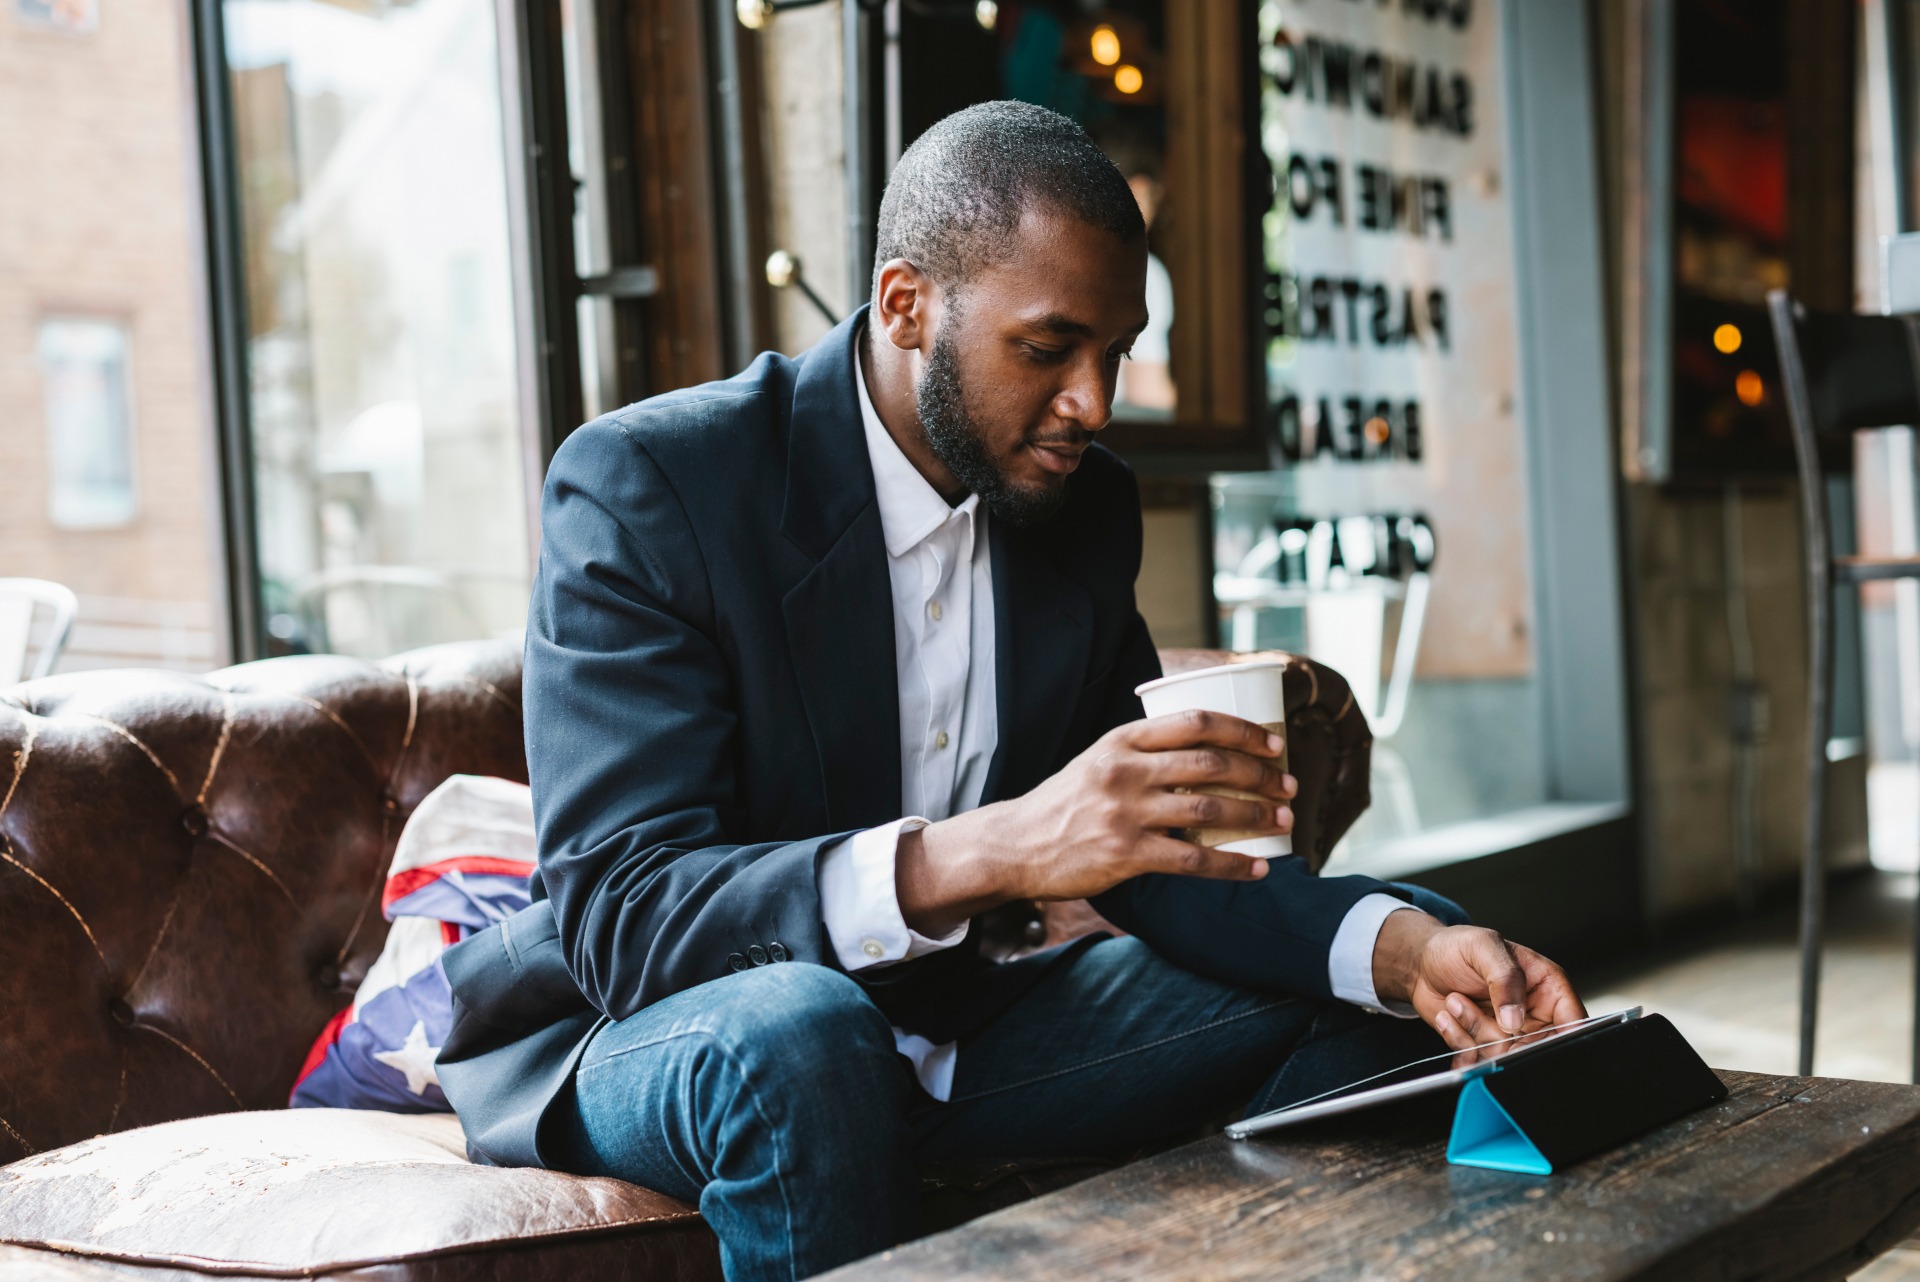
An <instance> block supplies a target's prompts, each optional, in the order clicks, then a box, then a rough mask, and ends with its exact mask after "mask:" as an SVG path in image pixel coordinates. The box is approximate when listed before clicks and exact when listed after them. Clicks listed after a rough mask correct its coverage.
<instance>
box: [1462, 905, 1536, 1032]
mask: <svg viewBox="0 0 1920 1282" xmlns="http://www.w3.org/2000/svg"><path fill="white" fill-rule="evenodd" d="M1467 960H1468V961H1469V963H1471V964H1472V966H1473V968H1474V970H1476V971H1478V972H1479V974H1480V977H1481V978H1482V979H1483V980H1485V981H1486V984H1487V997H1488V1004H1489V1005H1491V1006H1492V1007H1493V1013H1494V1018H1495V1019H1496V1020H1498V1021H1499V1024H1500V1027H1501V1028H1502V1029H1504V1030H1505V1031H1507V1032H1509V1033H1517V1032H1519V1031H1520V1030H1521V1029H1522V1028H1524V1027H1525V1026H1526V1022H1527V976H1526V972H1525V971H1523V970H1521V969H1520V963H1519V962H1517V961H1515V960H1514V956H1513V951H1512V950H1511V949H1510V948H1508V947H1507V941H1506V940H1504V939H1502V938H1500V936H1499V935H1497V934H1495V933H1494V932H1493V931H1490V930H1487V931H1481V932H1479V934H1478V935H1476V936H1475V939H1474V943H1473V947H1472V951H1471V955H1470V956H1469V957H1468V959H1467Z"/></svg>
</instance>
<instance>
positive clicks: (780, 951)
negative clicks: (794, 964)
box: [767, 939, 788, 962]
mask: <svg viewBox="0 0 1920 1282" xmlns="http://www.w3.org/2000/svg"><path fill="white" fill-rule="evenodd" d="M787 955H788V954H787V946H786V945H785V944H783V943H781V942H780V941H779V940H777V939H776V940H774V941H773V942H772V943H771V944H768V945H767V956H769V957H771V958H773V959H774V960H775V961H777V962H782V961H785V960H787Z"/></svg>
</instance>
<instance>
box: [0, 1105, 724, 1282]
mask: <svg viewBox="0 0 1920 1282" xmlns="http://www.w3.org/2000/svg"><path fill="white" fill-rule="evenodd" d="M610 1235H611V1236H620V1237H626V1238H632V1237H650V1238H655V1239H661V1240H658V1241H655V1242H652V1243H648V1244H647V1245H650V1246H653V1247H655V1248H670V1250H671V1253H672V1254H673V1255H674V1256H679V1257H682V1258H681V1259H680V1260H679V1261H678V1262H677V1264H676V1265H675V1266H673V1267H671V1268H670V1269H669V1270H667V1272H669V1273H670V1274H671V1275H673V1276H682V1277H684V1276H690V1275H698V1274H701V1273H705V1274H707V1275H708V1276H713V1277H717V1276H718V1273H719V1269H718V1260H717V1256H716V1254H715V1250H714V1247H713V1239H712V1235H711V1233H710V1232H709V1231H708V1230H707V1229H706V1227H705V1226H704V1225H703V1224H702V1223H701V1221H700V1218H699V1215H698V1213H697V1212H696V1211H695V1210H694V1208H692V1207H690V1206H688V1205H687V1204H686V1203H684V1202H680V1201H677V1200H675V1199H673V1198H670V1197H667V1196H665V1195H664V1194H660V1193H654V1192H651V1191H649V1190H647V1189H643V1188H640V1187H638V1186H636V1185H632V1184H627V1183H624V1182H622V1181H620V1180H612V1179H590V1178H582V1177H579V1176H572V1175H562V1174H558V1173H555V1172H551V1171H541V1170H516V1169H504V1168H500V1167H491V1166H477V1165H474V1164H473V1163H471V1162H469V1161H468V1160H467V1158H466V1141H465V1139H464V1137H463V1136H462V1134H461V1131H460V1123H459V1121H458V1120H457V1119H455V1118H454V1117H453V1116H451V1115H449V1114H412V1115H405V1114H394V1113H375V1112H362V1111H352V1110H345V1109H294V1110H284V1111H277V1112H258V1113H224V1114H218V1115H215V1116H211V1117H200V1118H192V1119H189V1120H186V1121H180V1122H168V1123H165V1124H162V1125H159V1126H149V1127H145V1128H142V1129H140V1130H135V1131H125V1132H121V1133H119V1134H115V1135H104V1136H100V1137H98V1138H95V1139H90V1140H83V1141H81V1142H80V1143H77V1144H70V1145H68V1146H67V1147H65V1148H61V1149H55V1150H53V1151H51V1152H47V1153H42V1154H38V1155H36V1156H34V1157H30V1158H27V1159H25V1160H23V1161H19V1162H15V1163H13V1164H12V1165H10V1166H7V1167H4V1168H0V1243H6V1244H10V1245H16V1246H32V1247H40V1248H45V1249H51V1250H54V1251H58V1252H60V1253H62V1254H65V1255H68V1256H70V1257H71V1256H74V1255H78V1256H81V1257H90V1258H92V1259H96V1260H106V1261H118V1262H122V1263H127V1264H144V1265H150V1266H161V1267H171V1268H185V1269H194V1270H206V1271H212V1272H221V1273H243V1274H247V1275H250V1276H256V1277H275V1276H278V1277H298V1276H314V1275H323V1274H329V1273H339V1272H343V1271H346V1270H351V1269H359V1268H364V1267H367V1266H371V1265H380V1264H391V1263H394V1262H400V1261H409V1260H416V1261H423V1262H424V1261H427V1260H430V1259H433V1258H435V1257H447V1256H454V1255H460V1254H463V1253H468V1254H470V1253H475V1252H478V1253H481V1254H480V1255H478V1256H475V1257H473V1259H472V1263H473V1264H475V1265H482V1266H483V1267H484V1265H483V1261H484V1260H485V1259H486V1258H487V1257H488V1256H489V1255H490V1254H491V1253H492V1252H493V1251H495V1250H497V1249H499V1248H501V1247H503V1246H506V1245H508V1244H511V1245H512V1246H514V1247H516V1248H518V1250H516V1251H514V1252H513V1254H515V1255H517V1256H521V1261H522V1262H523V1263H525V1264H533V1261H531V1260H526V1259H525V1256H524V1254H523V1253H524V1252H526V1251H527V1250H528V1249H529V1248H535V1249H537V1248H538V1247H539V1246H541V1245H542V1244H545V1245H547V1246H549V1247H562V1248H564V1247H567V1246H569V1245H573V1244H578V1243H580V1240H581V1239H588V1238H605V1237H607V1236H610ZM592 1245H594V1246H596V1247H604V1246H609V1245H615V1244H613V1243H605V1242H594V1243H593V1244H592ZM632 1245H633V1246H637V1245H639V1244H637V1243H635V1244H632ZM631 1249H632V1246H630V1247H629V1250H631ZM598 1253H599V1252H598V1251H596V1252H595V1254H598ZM653 1253H654V1252H652V1251H640V1252H638V1254H653ZM689 1255H690V1256H691V1258H686V1257H688V1256H689ZM703 1260H704V1261H711V1262H712V1264H711V1268H710V1269H703V1268H700V1267H698V1266H697V1263H696V1262H698V1261H703ZM449 1262H450V1261H449ZM494 1263H495V1264H496V1265H498V1264H500V1263H502V1262H501V1261H499V1260H498V1259H497V1257H496V1258H495V1260H494ZM689 1265H694V1266H695V1267H691V1268H690V1267H688V1266H689ZM460 1271H462V1272H464V1270H460ZM509 1271H510V1272H514V1273H518V1272H521V1271H522V1270H519V1269H511V1270H509ZM525 1271H526V1272H529V1273H533V1274H540V1275H549V1274H550V1273H553V1272H554V1271H553V1270H550V1269H548V1268H540V1267H537V1266H536V1267H533V1268H531V1269H527V1270H525ZM432 1272H434V1273H435V1274H439V1273H442V1272H444V1270H442V1269H435V1270H432Z"/></svg>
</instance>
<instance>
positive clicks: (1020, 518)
mask: <svg viewBox="0 0 1920 1282" xmlns="http://www.w3.org/2000/svg"><path fill="white" fill-rule="evenodd" d="M958 320H959V313H958V310H957V309H955V308H954V307H952V306H949V307H948V309H947V315H946V317H945V319H944V320H943V321H942V322H941V325H940V333H939V334H938V335H937V336H936V337H935V338H934V340H933V355H932V356H931V357H929V358H928V359H927V369H926V372H925V373H924V374H922V375H921V376H920V386H919V387H918V388H917V389H916V390H915V392H914V402H915V408H917V409H918V410H919V411H920V426H921V428H922V429H923V430H925V432H926V434H927V444H928V445H930V446H932V447H933V455H934V457H935V458H937V459H939V460H940V461H941V462H942V463H944V464H946V465H947V470H948V471H949V472H952V473H953V475H954V479H955V480H957V481H959V482H960V484H962V485H964V486H966V487H967V488H968V489H969V490H971V491H973V493H975V494H978V495H979V496H980V503H981V506H983V507H985V508H986V509H987V511H989V512H991V513H993V514H994V516H996V517H998V518H999V519H1000V520H1002V521H1005V522H1007V524H1009V525H1016V526H1028V525H1038V524H1039V523H1040V522H1042V521H1044V520H1046V519H1047V518H1048V517H1050V516H1052V515H1053V514H1054V513H1055V512H1058V511H1059V510H1060V505H1061V504H1062V503H1063V502H1065V501H1066V497H1067V487H1066V486H1064V485H1062V486H1061V487H1059V488H1058V489H1055V490H1030V489H1025V488H1023V487H1021V486H1018V485H1015V484H1014V483H1013V482H1012V481H1009V480H1008V479H1007V477H1006V474H1005V473H1004V472H1002V471H1001V470H1000V469H999V468H997V467H995V466H994V465H993V460H992V459H991V458H989V457H988V456H987V447H986V445H985V443H984V439H985V438H984V434H983V433H982V432H981V430H980V428H979V426H978V425H976V424H975V423H974V421H973V417H972V415H970V414H968V413H967V397H966V392H965V390H964V389H963V388H962V387H961V386H960V365H959V362H958V361H956V360H955V359H954V355H953V343H952V339H951V336H952V334H953V331H954V329H955V327H956V324H957V322H958Z"/></svg>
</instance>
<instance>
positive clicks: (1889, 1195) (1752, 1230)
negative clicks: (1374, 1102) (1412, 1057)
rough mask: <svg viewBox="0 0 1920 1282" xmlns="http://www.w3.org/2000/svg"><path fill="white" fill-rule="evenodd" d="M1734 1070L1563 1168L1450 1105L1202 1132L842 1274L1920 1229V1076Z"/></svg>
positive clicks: (1300, 1269)
mask: <svg viewBox="0 0 1920 1282" xmlns="http://www.w3.org/2000/svg"><path fill="white" fill-rule="evenodd" d="M1721 1077H1722V1078H1723V1079H1724V1080H1725V1081H1726V1083H1727V1085H1728V1087H1729V1088H1731V1090H1732V1094H1731V1096H1730V1097H1729V1098H1728V1099H1727V1100H1726V1101H1724V1102H1723V1103H1721V1104H1718V1105H1716V1106H1714V1107H1713V1108H1710V1109H1707V1110H1705V1111H1703V1112H1700V1113H1696V1114H1694V1115H1693V1116H1691V1117H1688V1118H1686V1119H1683V1120H1682V1121H1679V1122H1675V1123H1673V1124H1671V1125H1669V1126H1665V1127H1662V1128H1661V1129H1660V1130H1657V1131H1654V1132H1652V1133H1651V1134H1649V1135H1647V1136H1645V1137H1644V1138H1642V1139H1640V1140H1637V1141H1635V1142H1634V1143H1632V1144H1629V1145H1627V1146H1626V1147H1624V1148H1621V1149H1618V1150H1616V1151H1614V1152H1612V1153H1608V1154H1605V1155H1603V1156H1600V1157H1597V1158H1593V1159H1591V1160H1590V1161H1587V1162H1584V1163H1581V1164H1580V1165H1578V1166H1575V1167H1573V1168H1572V1169H1571V1170H1569V1171H1567V1172H1565V1173H1562V1174H1558V1175H1547V1176H1531V1175H1508V1174H1504V1173H1501V1172H1497V1171H1482V1170H1474V1169H1469V1168H1466V1167H1458V1166H1449V1165H1447V1164H1446V1160H1445V1157H1444V1151H1445V1139H1444V1129H1445V1124H1444V1120H1442V1119H1438V1118H1434V1117H1431V1116H1429V1117H1426V1118H1420V1119H1408V1118H1406V1117H1401V1118H1400V1119H1398V1120H1397V1121H1387V1120H1382V1119H1378V1118H1376V1119H1374V1120H1372V1121H1370V1122H1367V1123H1364V1124H1360V1125H1356V1121H1357V1119H1352V1118H1349V1119H1346V1120H1345V1121H1344V1123H1335V1122H1328V1123H1323V1124H1321V1125H1319V1126H1317V1127H1316V1128H1315V1129H1314V1130H1312V1131H1310V1132H1309V1131H1305V1130H1302V1131H1297V1132H1295V1133H1293V1134H1292V1135H1288V1134H1287V1133H1285V1132H1279V1133H1276V1134H1275V1135H1274V1136H1273V1137H1271V1138H1268V1139H1258V1140H1251V1141H1233V1140H1228V1139H1225V1138H1220V1137H1216V1138H1214V1139H1209V1140H1203V1141H1201V1142H1199V1143H1196V1144H1190V1145H1187V1146H1186V1147H1185V1148H1180V1149H1175V1150H1173V1151H1171V1152H1168V1153H1163V1154H1161V1155H1160V1156H1158V1157H1153V1158H1149V1159H1147V1160H1145V1161H1141V1162H1136V1163H1134V1164H1133V1165H1131V1166H1127V1167H1124V1168H1122V1169H1120V1170H1116V1171H1112V1172H1109V1173H1108V1174H1105V1175H1100V1176H1096V1177H1095V1178H1093V1179H1090V1180H1087V1181H1085V1182H1083V1183H1080V1184H1076V1185H1074V1186H1072V1187H1071V1188H1067V1189H1062V1190H1061V1191H1059V1192H1057V1193H1053V1194H1050V1195H1048V1196H1046V1197H1042V1198H1038V1199H1036V1200H1034V1201H1031V1202H1025V1203H1022V1204H1021V1205H1018V1206H1014V1207H1010V1208H1009V1209H1007V1210H1004V1211H998V1212H995V1213H994V1214H992V1215H988V1216H985V1217H983V1218H981V1219H979V1220H975V1221H974V1222H972V1223H971V1224H967V1225H963V1226H962V1227H960V1228H957V1229H954V1230H952V1231H950V1232H946V1233H941V1234H937V1235H935V1236H933V1237H929V1238H923V1239H921V1240H920V1241H918V1242H913V1243H910V1244H908V1245H906V1246H904V1247H901V1248H899V1249H897V1250H894V1251H889V1252H886V1253H884V1254H882V1255H877V1256H874V1257H872V1258H870V1259H867V1260H863V1261H861V1262H859V1263H857V1264H853V1265H849V1266H847V1267H846V1268H843V1269H840V1270H838V1271H836V1272H834V1273H831V1274H828V1275H827V1276H828V1277H830V1278H832V1279H834V1280H835V1282H882V1280H883V1279H884V1280H889V1282H892V1280H900V1282H904V1280H906V1279H913V1280H915V1282H930V1280H932V1279H942V1280H943V1282H944V1280H945V1279H954V1278H978V1279H985V1278H1006V1279H1019V1280H1020V1282H1034V1280H1035V1279H1056V1278H1058V1279H1075V1280H1076V1282H1077V1280H1080V1279H1110V1278H1169V1279H1196V1280H1197V1279H1208V1280H1212V1279H1238V1278H1246V1279H1259V1280H1260V1282H1274V1280H1277V1279H1286V1278H1368V1279H1374V1278H1382V1279H1414V1278H1420V1279H1444V1278H1472V1279H1475V1280H1476V1282H1508V1280H1509V1279H1517V1278H1556V1279H1558V1278H1684V1279H1695V1278H1706V1277H1713V1278H1754V1279H1771V1278H1841V1277H1845V1276H1846V1275H1847V1274H1848V1273H1850V1272H1852V1271H1853V1270H1855V1269H1858V1268H1860V1267H1861V1266H1862V1265H1863V1264H1865V1263H1866V1262H1867V1261H1868V1260H1870V1259H1872V1258H1873V1257H1874V1256H1876V1255H1878V1254H1880V1253H1881V1252H1883V1251H1885V1250H1887V1249H1888V1248H1890V1247H1892V1246H1894V1245H1896V1244H1898V1243H1899V1242H1900V1241H1901V1239H1903V1238H1904V1237H1906V1236H1907V1234H1908V1233H1909V1232H1910V1231H1911V1230H1912V1229H1913V1228H1914V1226H1915V1225H1916V1224H1920V1087H1916V1086H1899V1085H1891V1084H1887V1083H1880V1082H1852V1081H1843V1080H1839V1079H1834V1078H1817V1077H1814V1078H1805V1077H1771V1076H1766V1075H1763V1074H1759V1073H1733V1072H1722V1073H1721ZM1410 1132H1411V1133H1410Z"/></svg>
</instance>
